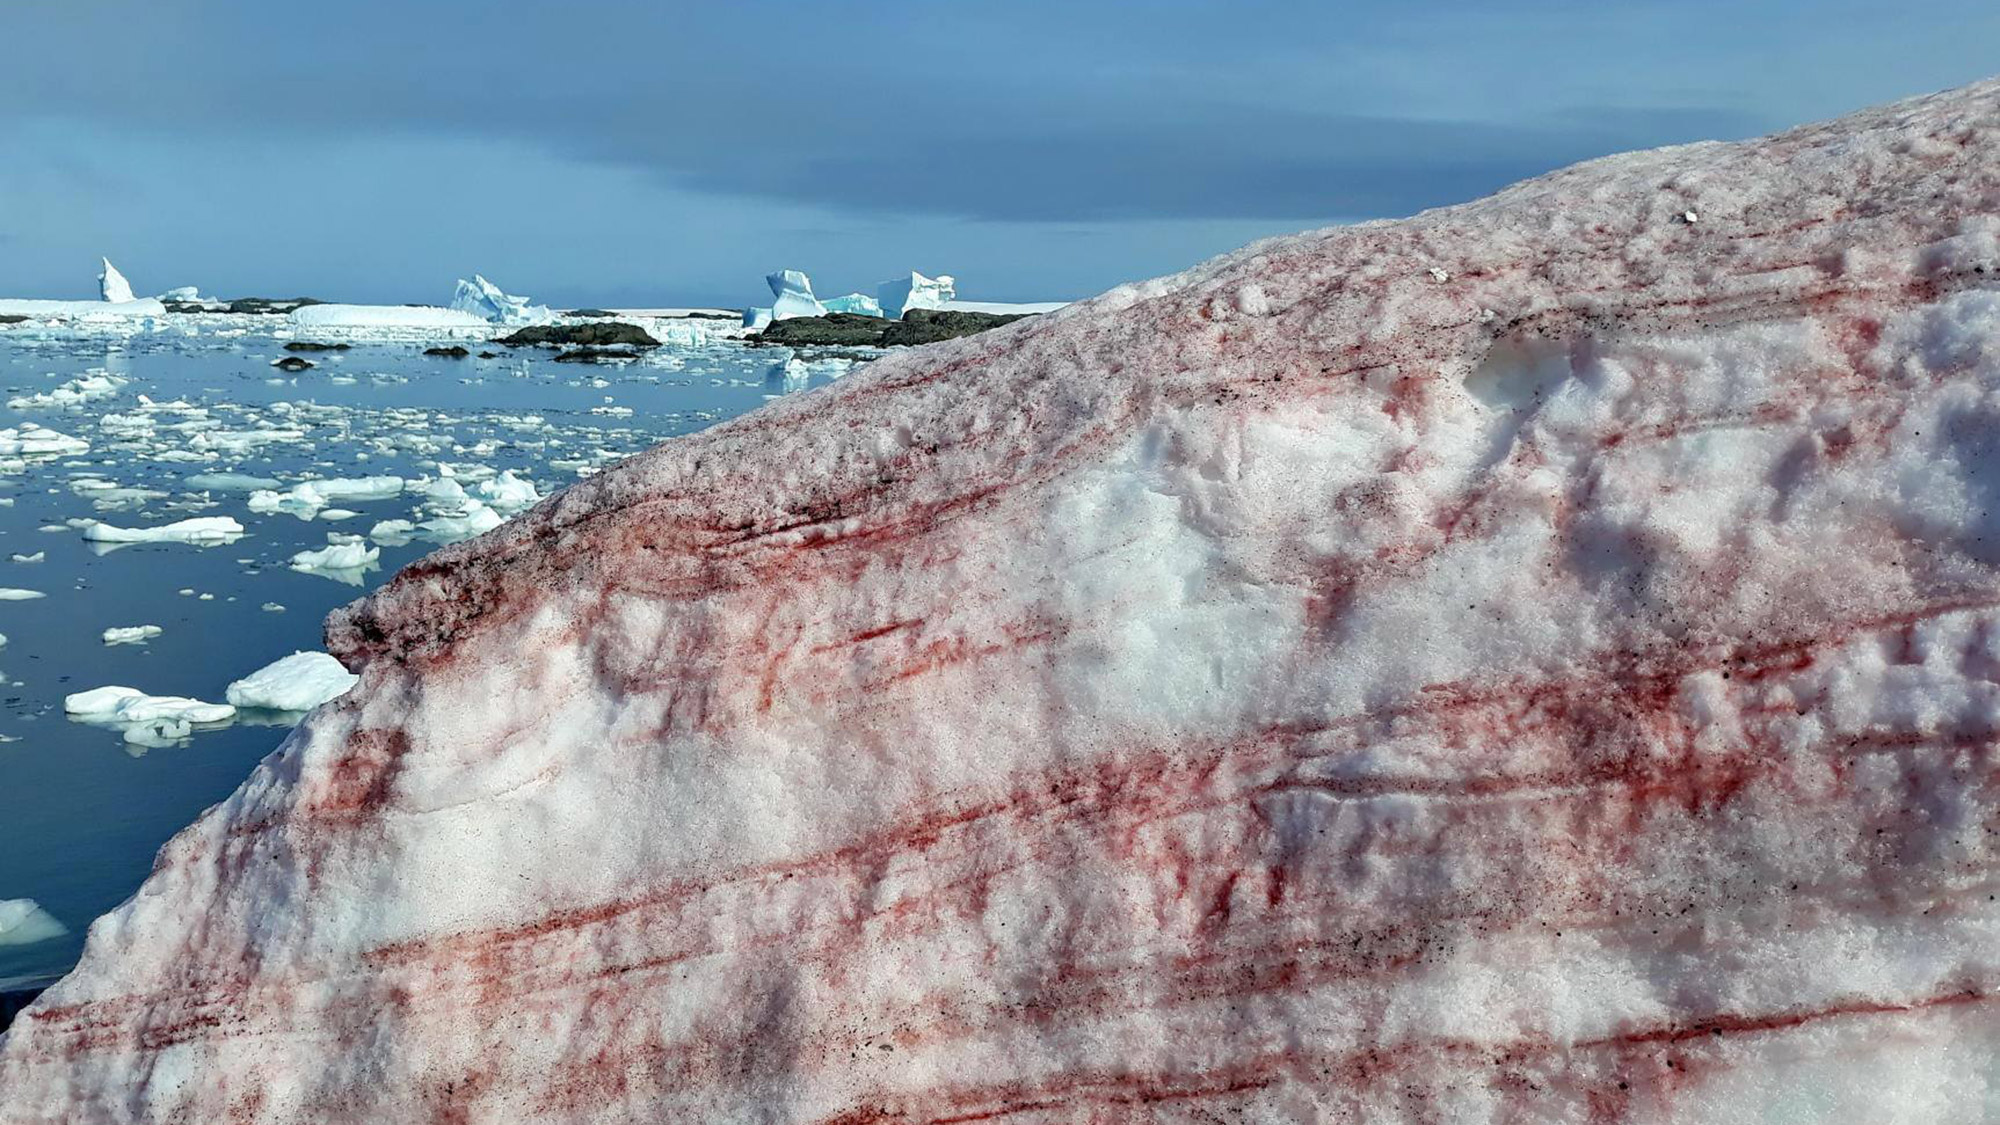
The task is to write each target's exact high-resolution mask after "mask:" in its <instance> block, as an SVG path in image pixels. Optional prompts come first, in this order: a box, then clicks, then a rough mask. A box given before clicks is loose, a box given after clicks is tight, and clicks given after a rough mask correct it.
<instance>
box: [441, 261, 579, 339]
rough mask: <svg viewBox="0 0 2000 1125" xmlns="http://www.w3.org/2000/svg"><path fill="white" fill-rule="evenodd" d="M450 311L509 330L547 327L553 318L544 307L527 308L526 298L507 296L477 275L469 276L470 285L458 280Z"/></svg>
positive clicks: (531, 305) (529, 305) (468, 282)
mask: <svg viewBox="0 0 2000 1125" xmlns="http://www.w3.org/2000/svg"><path fill="white" fill-rule="evenodd" d="M451 307H452V308H453V309H456V310H458V311H459V312H463V313H469V314H471V315H473V316H476V317H478V318H479V319H481V320H484V321H486V322H487V323H489V324H501V325H507V326H510V327H515V326H524V325H530V324H547V323H548V322H550V321H552V320H554V319H555V314H554V313H553V312H550V311H549V310H548V308H546V307H545V306H542V305H534V304H530V303H529V302H528V299H527V298H526V297H512V296H509V295H507V294H506V293H503V292H501V291H500V287H499V286H497V285H495V284H493V283H492V282H490V281H488V280H486V279H485V278H484V277H481V276H480V275H478V274H473V275H472V280H471V281H466V280H464V279H460V280H459V283H458V290H457V291H456V292H455V293H454V294H453V296H452V299H451Z"/></svg>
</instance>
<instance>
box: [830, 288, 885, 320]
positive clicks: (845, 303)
mask: <svg viewBox="0 0 2000 1125" xmlns="http://www.w3.org/2000/svg"><path fill="white" fill-rule="evenodd" d="M822 304H824V305H825V306H826V311H828V312H830V313H854V314H856V315H857V316H881V315H882V302H880V301H878V300H876V299H875V298H873V297H870V296H868V295H867V294H866V293H849V294H847V295H846V296H845V297H830V298H828V299H827V300H826V301H824V302H822Z"/></svg>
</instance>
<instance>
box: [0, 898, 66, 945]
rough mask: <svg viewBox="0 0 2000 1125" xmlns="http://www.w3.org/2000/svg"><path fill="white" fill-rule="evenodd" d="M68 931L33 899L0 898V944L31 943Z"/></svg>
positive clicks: (55, 936)
mask: <svg viewBox="0 0 2000 1125" xmlns="http://www.w3.org/2000/svg"><path fill="white" fill-rule="evenodd" d="M68 932H69V930H68V929H67V928H65V927H64V926H63V924H62V923H61V922H58V921H56V919H55V916H54V915H52V914H50V913H49V912H48V911H46V910H43V909H42V908H41V906H40V905H39V904H37V903H36V902H35V900H34V899H31V898H9V899H0V945H33V944H34V943H36V942H38V941H48V940H49V939H50V938H59V937H61V936H63V935H64V934H66V933H68Z"/></svg>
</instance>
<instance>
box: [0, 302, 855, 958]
mask: <svg viewBox="0 0 2000 1125" xmlns="http://www.w3.org/2000/svg"><path fill="white" fill-rule="evenodd" d="M270 333H271V330H270V329H261V330H255V331H249V332H242V331H238V330H235V329H230V330H226V331H224V330H218V331H213V332H210V331H196V332H194V333H193V334H173V335H139V336H134V337H129V338H125V339H116V340H108V341H107V340H91V339H79V338H74V337H71V338H63V337H52V336H43V337H36V336H30V335H26V334H22V333H19V332H9V331H7V330H0V387H4V388H5V395H4V398H5V399H6V400H17V399H26V398H28V397H30V396H35V395H44V394H47V393H48V392H50V391H52V390H54V389H55V388H57V387H59V386H61V385H63V384H64V383H66V382H69V381H71V380H75V379H78V378H79V377H85V376H89V375H91V374H92V373H102V374H104V375H106V376H108V377H109V379H110V381H111V382H113V383H117V381H120V380H122V381H123V382H122V384H119V385H116V387H115V390H113V391H111V392H110V393H109V394H107V395H105V396H104V397H101V398H95V399H92V400H90V401H87V402H83V403H81V404H72V405H67V406H63V405H33V404H26V403H23V404H22V405H19V406H14V405H9V406H7V407H5V408H0V429H5V428H9V427H18V426H20V425H21V424H22V423H33V424H37V425H40V426H43V427H46V428H49V429H54V430H58V431H60V432H63V433H66V434H69V435H71V436H73V437H78V438H82V439H84V440H87V441H88V442H89V443H90V451H89V452H88V453H86V454H80V455H76V456H63V457H42V458H29V459H27V460H26V461H25V463H14V464H6V463H4V461H5V459H4V458H0V587H7V588H16V589H27V590H34V591H38V592H41V593H43V594H45V595H46V596H45V597H42V598H37V599H33V600H0V634H5V635H6V637H7V643H6V644H5V645H4V646H0V681H4V686H0V699H4V707H0V739H4V740H5V741H0V900H4V899H17V898H29V899H33V900H35V901H36V902H37V903H39V904H40V905H41V907H42V908H43V909H44V910H46V911H48V912H49V914H51V915H53V916H54V918H55V919H56V920H57V921H58V922H60V923H61V924H62V925H63V926H64V927H66V929H67V931H68V932H67V933H66V934H65V935H63V936H61V937H56V938H52V939H46V940H41V941H36V942H32V943H28V944H7V943H6V939H5V937H4V936H0V989H7V988H19V987H23V986H32V985H34V984H36V983H41V982H44V981H46V980H49V979H52V978H53V977H55V976H58V975H60V974H61V973H62V972H64V971H66V970H67V969H68V968H69V967H70V966H71V965H72V964H74V962H75V961H76V959H77V957H78V955H79V954H80V952H81V950H82V945H83V938H84V933H85V929H86V927H88V925H89V924H90V922H91V921H92V920H93V919H95V918H96V917H97V916H98V915H100V914H102V913H104V912H105V911H107V910H109V909H111V908H112V907H115V906H116V905H118V904H119V903H120V902H121V901H123V900H124V899H125V898H126V897H127V896H129V895H131V894H132V893H133V892H134V891H135V890H136V889H137V888H138V886H139V884H140V882H141V881H142V880H143V879H144V878H145V876H146V874H147V872H148V871H149V870H150V868H151V865H152V860H153V855H154V853H155V852H156V851H157V850H158V848H159V847H160V845H161V844H163V843H164V842H165V841H166V840H167V839H168V837H170V836H172V835H173V833H174V832H176V831H177V830H179V829H180V828H181V827H182V826H184V825H186V824H188V823H189V822H191V821H192V820H193V819H194V818H195V817H196V816H197V815H198V814H199V813H200V812H201V811H202V810H203V809H204V808H206V807H207V806H209V805H211V804H213V803H215V802H216V801H219V800H221V799H222V798H223V797H225V796H226V795H228V793H229V792H230V791H231V790H232V789H234V788H235V787H236V785H237V784H238V782H240V781H241V780H242V779H243V778H244V777H245V776H247V775H248V773H249V772H250V770H251V767H252V766H254V765H255V764H256V763H257V762H258V761H259V760H260V759H262V758H263V757H264V756H265V755H266V754H268V753H270V752H271V751H272V750H274V749H275V748H276V747H277V746H278V744H279V742H280V741H281V740H282V739H283V738H284V736H285V734H286V731H287V729H288V727H289V726H290V724H291V723H292V722H293V721H294V720H295V718H296V717H295V716H288V715H280V714H264V715H253V714H249V713H245V714H242V715H240V716H239V717H238V719H237V720H236V721H234V722H232V723H230V724H227V725H223V726H220V727H219V728H215V729H199V728H197V729H196V730H195V731H194V732H193V733H192V734H191V735H190V736H189V737H187V738H185V739H179V740H168V741H167V744H165V745H143V744H136V743H133V742H130V741H127V740H126V739H125V737H124V736H123V734H122V732H121V731H119V730H116V729H108V728H105V727H101V726H93V725H89V724H87V723H82V722H77V721H73V720H71V719H69V718H67V717H66V716H65V715H64V713H63V708H62V701H63V697H64V696H65V695H67V694H69V693H72V692H77V691H82V690H86V689H89V688H95V687H100V686H104V685H108V684H119V685H125V686H129V687H133V688H137V689H139V690H142V691H145V692H147V693H149V694H153V695H184V696H192V697H194V698H197V699H203V700H208V701H214V702H220V701H221V700H222V699H223V694H224V689H225V688H226V687H227V685H228V684H229V683H230V682H231V681H232V680H235V679H239V678H241V677H243V676H245V675H247V674H249V673H250V672H252V671H255V670H256V669H258V668H260V667H262V666H264V665H265V664H267V663H269V662H271V661H273V660H276V659H278V658H279V657H282V656H285V655H287V654H289V653H292V652H294V651H298V650H302V649H306V650H310V649H317V648H319V647H320V624H321V621H322V619H323V618H324V617H325V615H326V613H327V612H328V611H329V610H331V609H333V608H335V607H337V606H340V605H343V604H345V603H347V602H348V601H351V600H352V599H354V598H355V597H358V596H360V595H361V594H363V593H365V592H366V590H367V589H368V588H371V587H373V586H374V585H377V584H379V583H380V582H381V581H383V580H384V579H386V578H387V577H388V576H389V575H391V574H393V573H394V572H395V570H396V569H397V568H399V567H401V566H403V565H404V564H406V563H408V562H410V561H412V560H414V559H416V558H419V557H421V556H422V555H423V554H425V553H427V552H428V551H430V550H433V549H435V546H436V544H435V543H434V542H425V541H422V540H416V541H410V542H403V543H398V542H396V541H394V540H393V539H391V540H390V541H388V542H384V543H377V544H375V545H377V546H379V547H380V550H381V557H380V560H379V564H378V565H377V566H376V567H374V568H371V569H368V570H365V571H360V572H340V573H334V574H321V573H309V572H300V571H296V570H293V569H291V568H290V566H289V565H288V563H289V560H290V559H291V557H292V556H293V555H294V554H295V553H297V552H299V551H303V550H309V549H316V548H320V547H324V546H326V545H327V544H328V533H330V532H331V533H334V534H336V535H360V536H363V537H366V536H367V535H368V534H369V532H370V530H371V528H372V527H373V526H374V525H375V524H376V523H377V522H378V521H382V520H390V519H407V520H410V521H411V522H413V523H417V522H421V521H423V520H425V519H428V518H432V517H433V516H435V515H436V514H438V513H437V512H436V510H435V508H434V507H426V504H425V500H426V496H425V494H424V493H422V492H420V491H418V490H417V489H415V488H410V489H406V490H405V491H404V493H403V494H401V495H399V496H396V497H392V498H388V499H382V500H366V501H339V502H337V505H336V506H337V507H338V508H343V509H348V510H352V511H354V512H355V513H356V515H354V516H353V517H352V518H347V519H342V520H327V519H324V518H311V519H302V518H300V517H299V516H297V515H292V514H283V513H261V512H256V511H252V510H251V508H250V506H249V502H248V501H249V495H248V493H247V492H246V491H241V490H227V491H225V490H217V489H214V488H210V489H207V490H203V489H200V488H197V487H194V486H193V485H191V484H190V483H189V480H188V478H189V477H191V476H194V475H196V474H220V473H236V474H244V475H249V476H256V477H263V478H268V479H273V480H276V481H278V482H279V483H280V484H281V485H282V486H284V487H290V486H291V485H292V484H294V483H296V482H299V481H302V480H306V479H312V478H343V477H345V478H352V477H364V476H384V475H396V476H402V477H405V478H409V479H421V480H435V479H438V478H439V477H440V475H441V473H443V472H445V471H447V470H445V469H441V468H440V464H441V463H442V465H444V466H448V467H449V471H453V472H456V473H457V474H458V478H459V479H460V480H462V481H465V482H467V487H471V488H476V482H477V481H478V480H479V479H481V478H483V477H485V476H486V475H488V474H489V473H491V472H496V471H499V470H513V471H514V472H516V473H517V474H518V475H519V476H522V477H525V478H527V479H529V480H531V481H533V482H534V484H535V485H536V487H537V489H538V490H539V491H540V492H541V493H542V494H543V495H547V494H548V493H549V492H551V491H553V490H554V489H555V488H559V487H561V486H562V485H564V484H567V483H571V482H573V481H575V480H577V479H578V478H579V476H580V475H582V474H585V473H588V472H591V471H595V470H596V469H598V468H600V467H601V466H603V465H606V464H610V463H613V462H615V461H616V460H617V459H619V458H621V457H623V456H626V455H629V454H631V453H634V452H637V451H638V450H641V449H644V448H646V447H647V446H649V445H652V444H654V443H655V442H657V441H659V440H660V439H662V438H667V437H672V436H674V435H677V434H685V433H689V432H692V431H694V430H698V429H701V428H703V427H705V426H709V425H712V424H714V423H715V422H717V421H719V420H721V419H724V418H728V417H731V416H733V415H736V414H740V413H742V412H744V411H747V410H750V409H754V408H755V407H757V406H759V405H761V404H763V403H764V402H765V401H767V400H768V399H769V398H772V397H776V396H778V395H782V394H787V393H797V392H800V391H803V390H806V389H809V388H811V387H816V386H820V385H823V384H825V383H826V382H829V381H830V380H831V379H833V378H837V377H838V376H839V375H840V374H841V373H843V372H844V370H845V365H844V364H842V363H840V362H838V361H836V362H832V363H822V364H813V365H810V366H806V365H801V364H799V363H791V364H790V365H787V363H786V362H785V361H786V360H787V359H788V358H789V356H788V353H785V352H782V351H778V352H775V353H774V352H773V351H770V350H758V349H752V348H747V347H744V346H742V345H740V344H737V343H735V342H731V341H716V342H713V343H708V344H703V345H700V346H693V347H668V348H661V349H658V350H656V351H654V352H652V353H650V354H649V355H647V356H646V357H645V358H644V359H642V360H640V361H638V362H634V363H627V364H616V365H611V364H570V363H556V362H553V354H554V353H552V352H546V351H534V350H521V351H512V352H507V353H505V354H503V355H501V356H500V357H499V358H495V359H490V360H482V359H478V358H469V359H458V360H454V359H443V358H436V357H429V356H424V355H423V354H421V353H422V350H423V345H421V344H357V345H356V346H354V347H353V348H352V349H351V350H349V351H345V352H337V353H320V354H315V355H309V356H307V357H306V358H308V359H310V360H312V361H313V362H314V363H315V364H316V365H317V366H315V367H314V368H313V369H312V370H310V371H306V372H301V373H298V374H286V373H283V372H281V371H278V370H276V369H274V368H273V367H272V366H271V364H272V361H273V360H275V359H278V358H281V357H283V356H285V355H286V354H287V353H285V352H284V351H283V350H281V347H280V345H281V344H282V343H283V342H284V339H285V337H282V336H273V335H271V334H270ZM475 350H477V346H476V345H475ZM495 350H498V349H495ZM97 385H99V386H102V385H103V383H102V382H101V381H100V382H99V383H98V384H97ZM141 396H144V399H142V397H141ZM147 399H149V400H151V403H152V406H151V407H150V408H149V407H148V406H147V404H146V401H145V400H147ZM273 435H275V436H273ZM194 516H229V517H232V518H234V519H236V520H237V521H238V522H239V523H241V524H243V525H244V528H245V534H244V536H243V537H242V538H241V539H239V540H237V541H235V542H233V543H228V544H220V545H214V546H194V545H189V544H178V543H173V544H146V545H135V546H129V547H122V548H119V549H115V550H105V549H103V547H102V546H101V545H93V544H90V543H88V542H86V541H85V540H84V538H83V536H82V534H81V533H80V530H79V529H78V527H77V526H76V523H77V522H78V521H83V520H100V521H103V522H106V523H111V524H115V525H118V526H122V527H151V526H157V525H160V524H164V523H168V522H171V521H174V520H179V519H186V518H190V517H194ZM94 548H95V549H94ZM16 555H20V556H29V557H32V556H35V555H41V556H42V558H41V560H40V561H35V562H15V561H12V558H13V556H16ZM277 607H282V608H277ZM142 624H150V625H158V626H161V627H162V628H163V630H164V632H163V633H162V634H161V635H160V636H158V637H156V638H154V639H152V640H151V641H150V642H148V643H145V644H137V645H120V646H107V645H106V644H104V643H103V641H102V639H101V634H102V632H103V631H104V630H105V629H106V628H109V627H112V626H129V625H142ZM154 741H160V740H154Z"/></svg>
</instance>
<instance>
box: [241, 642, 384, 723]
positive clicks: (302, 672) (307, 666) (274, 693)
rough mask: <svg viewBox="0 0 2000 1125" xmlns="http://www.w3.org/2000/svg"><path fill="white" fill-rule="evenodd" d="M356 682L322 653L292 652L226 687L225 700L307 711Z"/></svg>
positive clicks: (344, 690) (347, 672)
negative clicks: (227, 688)
mask: <svg viewBox="0 0 2000 1125" xmlns="http://www.w3.org/2000/svg"><path fill="white" fill-rule="evenodd" d="M360 679H361V677H359V676H356V675H354V674H353V673H351V672H349V671H348V670H347V669H345V668H343V667H341V666H340V661H338V660H335V659H334V658H333V657H331V656H328V655H327V654H326V653H323V652H295V653H293V654H292V655H290V656H287V657H285V658H283V659H282V660H278V661H275V662H273V663H271V664H267V665H265V666H264V667H262V668H259V669H258V670H256V671H255V672H252V673H250V674H249V675H248V676H245V677H243V678H242V679H240V680H237V681H236V682H235V683H232V684H230V685H229V690H228V693H227V695H226V696H225V698H227V699H228V700H229V702H230V703H232V704H234V705H236V706H237V707H256V708H261V709H263V710H267V711H310V710H312V709H313V708H315V707H318V706H319V705H320V704H322V703H325V702H327V701H328V700H331V699H337V698H339V697H340V696H342V695H344V694H346V693H347V690H348V689H349V688H351V687H353V686H354V685H355V683H356V682H357V681H359V680H360Z"/></svg>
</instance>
